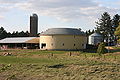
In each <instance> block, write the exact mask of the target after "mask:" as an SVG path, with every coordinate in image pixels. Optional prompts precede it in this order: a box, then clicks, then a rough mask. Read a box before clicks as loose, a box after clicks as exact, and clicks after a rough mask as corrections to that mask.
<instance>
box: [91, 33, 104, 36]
mask: <svg viewBox="0 0 120 80" xmlns="http://www.w3.org/2000/svg"><path fill="white" fill-rule="evenodd" d="M90 36H99V37H102V35H101V34H99V33H96V32H95V33H93V34H91V35H90Z"/></svg>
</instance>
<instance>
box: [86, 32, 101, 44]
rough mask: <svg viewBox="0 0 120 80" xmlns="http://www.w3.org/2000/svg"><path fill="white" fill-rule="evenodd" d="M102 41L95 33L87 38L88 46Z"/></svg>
mask: <svg viewBox="0 0 120 80" xmlns="http://www.w3.org/2000/svg"><path fill="white" fill-rule="evenodd" d="M102 41H103V36H102V35H100V34H99V33H96V32H95V33H93V34H91V35H90V36H89V42H88V44H91V45H98V44H99V43H100V42H102Z"/></svg>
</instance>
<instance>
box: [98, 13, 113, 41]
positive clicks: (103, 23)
mask: <svg viewBox="0 0 120 80" xmlns="http://www.w3.org/2000/svg"><path fill="white" fill-rule="evenodd" d="M111 22H112V20H111V17H110V15H109V14H108V13H107V12H104V13H103V14H102V15H101V19H99V21H98V22H96V26H97V28H96V32H99V33H101V34H102V35H103V39H104V40H108V35H110V36H113V34H114V30H113V27H112V23H111Z"/></svg>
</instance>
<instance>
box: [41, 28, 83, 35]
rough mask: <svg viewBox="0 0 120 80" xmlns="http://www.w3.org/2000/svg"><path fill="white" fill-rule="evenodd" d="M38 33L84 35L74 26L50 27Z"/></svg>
mask: <svg viewBox="0 0 120 80" xmlns="http://www.w3.org/2000/svg"><path fill="white" fill-rule="evenodd" d="M40 35H85V33H84V32H83V31H81V30H79V29H76V28H50V29H48V30H46V31H44V32H42V33H41V34H40Z"/></svg>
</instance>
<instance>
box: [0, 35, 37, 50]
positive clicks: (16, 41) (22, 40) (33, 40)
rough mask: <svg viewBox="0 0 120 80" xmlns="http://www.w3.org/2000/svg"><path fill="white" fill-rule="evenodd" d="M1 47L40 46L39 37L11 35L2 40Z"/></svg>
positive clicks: (32, 47)
mask: <svg viewBox="0 0 120 80" xmlns="http://www.w3.org/2000/svg"><path fill="white" fill-rule="evenodd" d="M0 48H1V49H11V48H12V49H16V48H17V49H23V48H27V49H28V48H30V49H35V48H39V37H11V38H5V39H2V40H0Z"/></svg>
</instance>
